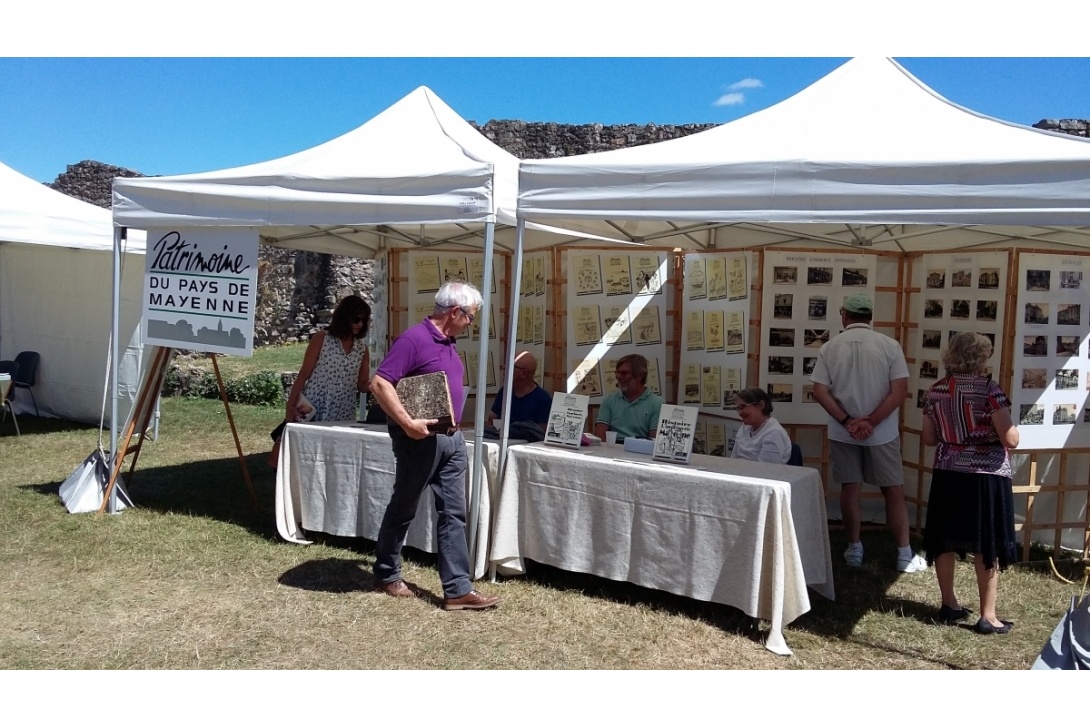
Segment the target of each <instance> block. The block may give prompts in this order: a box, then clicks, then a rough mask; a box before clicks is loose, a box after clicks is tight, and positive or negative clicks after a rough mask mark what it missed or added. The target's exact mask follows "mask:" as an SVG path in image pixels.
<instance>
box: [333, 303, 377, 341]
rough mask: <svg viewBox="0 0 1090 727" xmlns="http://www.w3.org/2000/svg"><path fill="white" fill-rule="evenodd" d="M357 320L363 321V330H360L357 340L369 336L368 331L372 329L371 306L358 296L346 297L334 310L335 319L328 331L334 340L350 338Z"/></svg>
mask: <svg viewBox="0 0 1090 727" xmlns="http://www.w3.org/2000/svg"><path fill="white" fill-rule="evenodd" d="M357 318H362V319H363V328H361V329H360V332H359V334H358V335H357V336H356V338H363V337H364V336H366V335H367V329H368V328H370V327H371V306H369V305H367V301H365V300H364V299H363V298H361V297H359V296H358V295H348V296H345V297H344V298H341V302H340V303H338V304H337V307H336V308H334V309H333V319H332V320H331V321H330V322H329V328H328V329H326V330H328V331H329V335H331V336H333V337H334V338H339V339H345V338H348V337H350V336H351V335H352V323H353V322H354V321H355V320H356V319H357Z"/></svg>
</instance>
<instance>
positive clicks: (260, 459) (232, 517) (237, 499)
mask: <svg viewBox="0 0 1090 727" xmlns="http://www.w3.org/2000/svg"><path fill="white" fill-rule="evenodd" d="M264 459H265V455H264V454H254V455H250V456H248V457H246V464H247V467H248V469H249V472H250V479H251V482H252V483H253V489H254V495H255V497H256V498H257V506H256V507H255V506H254V503H253V501H252V500H251V499H250V494H249V491H248V490H247V488H246V482H245V480H244V479H243V475H242V467H241V465H240V464H239V461H238V458H237V457H229V458H223V459H210V460H201V461H196V462H185V463H181V464H176V465H167V466H161V467H148V468H145V467H142V466H140V465H139V463H138V465H137V468H136V472H135V473H134V475H133V478H132V480H131V482H129V483H128V484H127V485H126V487H125V489H126V491H127V492H128V493H129V497H130V498H131V499H132V501H133V504H134V505H135V506H136V507H137V508H140V509H144V510H150V511H153V512H161V513H171V514H182V515H189V516H192V517H204V518H210V519H213V520H219V521H221V522H226V523H232V524H235V525H238V526H240V527H243V528H246V529H247V530H249V531H250V532H252V533H254V534H255V535H257V536H259V537H262V538H265V539H269V540H276V539H277V538H278V536H277V533H276V521H275V518H274V513H273V510H274V504H275V484H276V474H275V472H273V471H272V470H270V469H269V468H268V467H266V466H265V464H264ZM128 465H129V462H128V461H126V462H125V470H127V468H128ZM125 470H123V472H124V471H125ZM61 484H63V481H58V482H52V483H50V484H47V485H24V487H28V488H30V489H33V490H35V491H37V492H39V493H41V494H43V495H50V496H54V497H56V496H57V494H58V491H59V490H60V486H61Z"/></svg>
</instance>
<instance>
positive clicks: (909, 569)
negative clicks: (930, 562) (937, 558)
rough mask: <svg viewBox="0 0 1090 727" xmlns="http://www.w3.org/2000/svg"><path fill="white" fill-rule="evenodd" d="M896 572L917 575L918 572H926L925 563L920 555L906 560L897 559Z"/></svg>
mask: <svg viewBox="0 0 1090 727" xmlns="http://www.w3.org/2000/svg"><path fill="white" fill-rule="evenodd" d="M897 570H898V571H900V572H901V573H919V572H920V571H923V570H927V561H926V560H925V559H924V558H923V556H920V555H914V556H912V557H911V558H909V559H908V560H905V559H904V558H898V559H897Z"/></svg>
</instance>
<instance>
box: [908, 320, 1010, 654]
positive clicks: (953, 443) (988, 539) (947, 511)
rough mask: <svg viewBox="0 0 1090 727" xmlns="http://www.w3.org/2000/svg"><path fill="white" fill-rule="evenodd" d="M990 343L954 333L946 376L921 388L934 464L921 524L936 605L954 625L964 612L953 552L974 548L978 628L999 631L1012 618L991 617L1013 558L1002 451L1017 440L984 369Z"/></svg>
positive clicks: (1005, 403) (1004, 402) (1006, 404)
mask: <svg viewBox="0 0 1090 727" xmlns="http://www.w3.org/2000/svg"><path fill="white" fill-rule="evenodd" d="M991 355H992V344H991V342H990V341H989V340H988V339H987V338H986V337H985V336H982V335H980V334H979V333H959V334H958V335H956V336H954V337H953V338H952V339H951V340H950V347H949V349H947V351H946V353H945V354H944V355H943V364H944V365H945V367H946V377H945V378H943V379H942V380H940V381H939V382H937V383H936V384H934V385H933V386H932V387H931V389H930V391H928V392H927V400H926V402H925V404H924V410H923V413H924V420H923V433H922V439H923V443H924V444H926V445H929V446H933V447H935V448H936V449H935V467H934V471H933V472H932V475H931V494H930V496H929V497H928V502H927V520H926V524H925V526H924V550H925V551H926V553H927V560H928V563H934V564H935V575H936V576H937V578H938V581H939V592H940V594H941V596H942V608H941V609H940V610H939V617H938V620H939V621H940V622H942V623H947V624H952V623H954V622H956V621H960V620H962V619H964V618H966V617H968V615H969V609H967V608H962V607H961V605H960V604H959V603H958V599H957V596H956V595H954V555H955V553H956V554H958V555H960V556H962V557H964V556H965V554H966V553H973V565H974V567H975V568H976V580H977V589H978V591H979V592H980V620H979V621H977V623H976V626H975V627H974V630H975V631H976V632H977V633H981V634H992V633H999V634H1005V633H1007V632H1008V631H1010V630H1011V627H1012V626H1013V624H1012V623H1011V622H1010V621H1003V620H1001V619H999V618H998V617H997V616H996V613H995V600H996V588H997V585H998V582H999V571H1000V570H1004V569H1006V567H1007V566H1008V565H1009V564H1010V563H1012V562H1013V561H1014V560H1015V558H1016V543H1015V539H1014V496H1013V494H1012V491H1011V464H1010V458H1009V457H1008V456H1007V450H1008V449H1012V448H1014V447H1017V446H1018V429H1017V428H1015V426H1014V424H1013V423H1012V422H1011V402H1010V400H1009V399H1008V398H1007V395H1006V394H1005V393H1003V390H1002V389H1000V388H999V385H998V384H996V383H995V382H994V381H992V380H991V378H990V377H986V376H984V375H983V372H984V367H985V365H986V363H987V361H988V359H989V358H990V357H991Z"/></svg>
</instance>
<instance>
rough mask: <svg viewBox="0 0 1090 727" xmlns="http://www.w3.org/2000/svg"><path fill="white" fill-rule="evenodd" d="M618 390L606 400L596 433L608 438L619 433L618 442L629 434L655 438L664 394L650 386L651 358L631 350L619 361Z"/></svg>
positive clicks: (629, 435)
mask: <svg viewBox="0 0 1090 727" xmlns="http://www.w3.org/2000/svg"><path fill="white" fill-rule="evenodd" d="M617 389H618V390H617V391H614V392H613V393H612V394H609V395H607V396H606V398H605V399H603V400H602V406H600V407H599V408H598V419H597V421H596V422H595V423H594V434H595V436H597V437H598V438H599V439H602V440H605V438H606V432H607V431H613V432H617V441H618V442H623V441H624V439H625V437H639V438H641V439H654V437H655V430H656V428H657V427H658V425H659V409H660V408H661V407H662V404H663V401H662V397H661V396H658V395H656V394H652V393H651V390H650V389H648V388H647V359H645V358H644V357H643V356H641V355H639V354H638V353H630V354H628V355H627V356H624V357H622V358H621V359H620V360H619V361H618V362H617Z"/></svg>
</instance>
